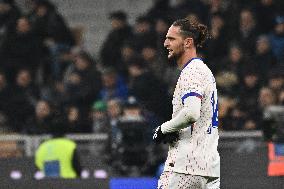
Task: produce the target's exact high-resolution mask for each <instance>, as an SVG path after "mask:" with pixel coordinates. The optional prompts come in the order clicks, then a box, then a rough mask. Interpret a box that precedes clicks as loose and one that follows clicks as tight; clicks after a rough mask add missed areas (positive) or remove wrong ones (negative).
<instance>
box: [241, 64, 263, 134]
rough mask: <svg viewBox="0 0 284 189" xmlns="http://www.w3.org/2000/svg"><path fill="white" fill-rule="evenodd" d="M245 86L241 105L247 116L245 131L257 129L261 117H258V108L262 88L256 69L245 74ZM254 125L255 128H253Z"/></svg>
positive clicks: (242, 87) (243, 86) (242, 86)
mask: <svg viewBox="0 0 284 189" xmlns="http://www.w3.org/2000/svg"><path fill="white" fill-rule="evenodd" d="M242 83H243V85H241V87H240V94H239V105H240V106H241V110H242V111H243V112H244V113H245V115H246V121H245V123H244V126H243V129H257V128H258V124H257V123H259V121H260V120H261V116H260V115H258V111H257V108H255V107H257V106H258V102H257V98H258V92H259V89H260V86H261V83H260V81H259V75H258V74H257V71H256V70H255V69H253V70H247V71H246V73H245V74H244V78H243V82H242ZM252 125H254V126H252Z"/></svg>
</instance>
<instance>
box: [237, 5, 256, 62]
mask: <svg viewBox="0 0 284 189" xmlns="http://www.w3.org/2000/svg"><path fill="white" fill-rule="evenodd" d="M258 33H259V31H258V29H257V23H256V20H255V16H254V13H253V12H252V10H250V9H242V10H241V12H240V16H239V28H238V30H237V34H236V37H234V39H235V40H236V41H238V42H239V43H240V45H241V47H242V48H243V52H244V54H247V55H249V56H251V55H253V53H254V51H253V50H254V49H255V41H256V37H257V35H258Z"/></svg>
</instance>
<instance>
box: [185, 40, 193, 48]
mask: <svg viewBox="0 0 284 189" xmlns="http://www.w3.org/2000/svg"><path fill="white" fill-rule="evenodd" d="M192 45H193V38H192V37H187V38H185V39H184V47H185V48H189V47H191V46H192Z"/></svg>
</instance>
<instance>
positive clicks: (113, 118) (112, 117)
mask: <svg viewBox="0 0 284 189" xmlns="http://www.w3.org/2000/svg"><path fill="white" fill-rule="evenodd" d="M121 114H122V101H121V100H120V99H117V98H116V99H115V98H114V99H110V100H108V101H107V115H108V118H109V125H110V127H111V128H110V129H111V133H110V139H111V149H113V150H116V149H117V145H118V144H119V143H120V142H121V133H120V131H119V129H118V127H117V124H118V121H119V118H120V116H121ZM113 150H112V151H113Z"/></svg>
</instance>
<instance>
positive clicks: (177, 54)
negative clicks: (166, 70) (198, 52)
mask: <svg viewBox="0 0 284 189" xmlns="http://www.w3.org/2000/svg"><path fill="white" fill-rule="evenodd" d="M183 53H184V50H182V49H180V50H179V51H176V52H171V54H170V55H168V60H169V62H170V63H171V64H176V63H177V61H178V59H179V58H180V57H181V56H182V54H183Z"/></svg>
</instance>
